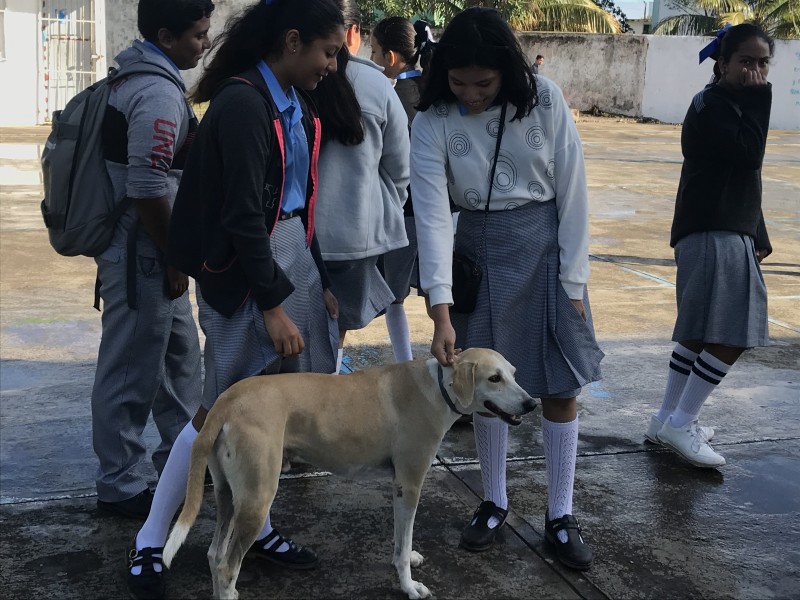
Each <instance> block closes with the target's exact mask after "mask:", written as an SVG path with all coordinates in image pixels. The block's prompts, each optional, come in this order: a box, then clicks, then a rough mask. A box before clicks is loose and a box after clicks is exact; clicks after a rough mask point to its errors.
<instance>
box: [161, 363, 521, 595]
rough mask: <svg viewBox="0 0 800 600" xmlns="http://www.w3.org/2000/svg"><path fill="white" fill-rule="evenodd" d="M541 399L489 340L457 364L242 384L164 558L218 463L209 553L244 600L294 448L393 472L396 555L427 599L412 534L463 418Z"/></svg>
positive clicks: (345, 467)
mask: <svg viewBox="0 0 800 600" xmlns="http://www.w3.org/2000/svg"><path fill="white" fill-rule="evenodd" d="M535 406H536V403H535V401H534V400H533V398H531V397H530V396H529V395H528V394H527V393H526V392H525V390H523V389H522V388H521V387H520V386H519V385H518V384H517V383H516V382H515V381H514V367H513V366H512V365H511V364H509V362H508V361H507V360H505V359H504V358H503V357H502V356H501V355H500V354H498V353H497V352H495V351H493V350H488V349H485V348H472V349H470V350H466V351H464V352H463V353H462V354H461V355H460V356H459V357H458V358H457V359H456V360H455V361H454V364H453V366H452V367H442V366H440V365H439V363H438V362H437V361H436V359H433V358H431V359H428V360H427V361H424V362H423V361H413V362H411V361H409V362H403V363H400V364H396V365H390V366H386V367H376V368H373V369H367V370H363V371H359V372H358V373H354V374H352V375H348V376H347V377H336V376H334V375H318V374H309V373H303V374H286V375H277V376H273V377H250V378H248V379H246V380H244V381H240V382H238V383H237V384H236V385H234V386H232V387H231V388H229V389H228V390H227V391H226V392H225V393H224V394H223V395H222V396H221V397H220V398H219V400H218V401H217V403H216V404H215V405H214V408H213V409H212V410H211V412H209V413H208V418H207V419H206V423H205V425H204V426H203V429H202V430H201V431H200V434H199V435H198V436H197V441H196V442H195V444H194V447H193V448H192V459H191V466H190V469H189V473H190V474H189V485H188V488H187V494H186V502H185V504H184V506H183V510H182V511H181V514H180V516H179V517H178V521H177V522H176V524H175V527H174V528H173V530H172V533H170V536H169V540H168V541H167V545H166V546H165V547H164V564H166V565H167V566H169V565H170V564H171V561H172V559H173V558H174V556H175V553H176V552H177V551H178V548H179V547H180V546H181V544H182V543H183V541H184V540H185V539H186V535H187V533H188V532H189V529H190V528H191V526H192V524H193V523H194V521H195V519H196V518H197V513H198V511H199V509H200V505H201V504H202V501H203V476H204V474H205V470H206V465H208V467H209V469H210V470H211V474H212V476H213V478H214V495H215V497H216V500H217V527H216V531H215V533H214V539H213V541H212V542H211V547H210V548H209V550H208V561H209V566H210V567H211V577H212V582H213V586H214V597H215V598H236V597H237V592H236V581H237V578H238V576H239V569H240V567H241V564H242V559H243V558H244V553H245V550H246V549H247V548H249V547H250V544H252V543H253V540H254V539H255V538H256V534H257V533H258V531H259V529H260V528H261V523H262V522H263V521H264V515H265V514H266V513H267V512H268V511H269V509H270V507H271V505H272V501H273V499H274V497H275V493H276V491H277V488H278V481H279V478H280V470H281V458H282V456H283V454H284V452H285V453H287V454H288V455H289V456H290V457H293V456H299V457H301V458H302V459H303V460H304V461H305V462H309V463H311V464H313V465H315V466H317V467H319V468H321V469H325V470H326V471H331V472H333V473H338V474H340V475H344V476H346V477H355V476H359V475H362V474H363V475H367V476H371V475H379V474H385V475H388V476H390V477H392V480H393V485H394V493H393V494H392V499H393V504H394V558H393V563H394V566H395V569H396V570H397V574H398V576H399V578H400V587H401V588H402V590H403V591H404V592H405V593H406V594H407V595H408V597H409V598H414V599H416V598H427V597H428V596H429V595H430V592H429V591H428V588H427V587H425V585H424V584H422V583H421V582H419V581H414V579H412V577H411V567H417V566H419V565H420V564H422V562H423V557H422V556H421V555H420V554H419V553H417V552H414V550H413V545H412V534H413V528H414V517H415V515H416V511H417V504H418V502H419V497H420V490H421V489H422V484H423V482H424V481H425V475H426V474H427V473H428V470H429V469H430V466H431V463H432V462H433V460H434V458H435V456H436V451H437V450H438V448H439V445H440V444H441V442H442V438H443V437H444V434H445V433H446V432H447V430H448V429H450V427H451V426H452V425H453V422H454V421H455V420H456V419H457V418H458V416H459V415H460V414H469V413H471V412H472V411H474V410H476V409H478V408H480V409H481V410H488V411H491V412H492V413H493V414H496V415H498V416H500V417H501V418H502V419H503V420H504V421H506V422H508V423H510V424H513V425H518V424H519V423H521V422H522V419H521V417H520V415H522V414H524V413H527V412H529V411H531V410H533V409H534V408H535ZM333 575H336V576H339V574H337V573H333Z"/></svg>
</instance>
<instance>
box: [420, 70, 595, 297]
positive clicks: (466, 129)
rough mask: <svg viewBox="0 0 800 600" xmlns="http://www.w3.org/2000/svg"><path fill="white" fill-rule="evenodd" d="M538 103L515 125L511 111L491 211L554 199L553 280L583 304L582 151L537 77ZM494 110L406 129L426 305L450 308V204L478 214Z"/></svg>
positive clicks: (570, 123) (546, 84)
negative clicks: (556, 271)
mask: <svg viewBox="0 0 800 600" xmlns="http://www.w3.org/2000/svg"><path fill="white" fill-rule="evenodd" d="M536 83H537V88H538V93H539V104H538V106H536V108H534V109H533V111H532V112H531V113H530V115H528V116H527V117H524V118H523V119H522V120H521V121H520V120H517V121H512V120H511V119H512V118H513V117H514V113H515V112H516V109H515V107H514V106H512V105H509V106H508V110H507V115H506V126H505V132H504V133H503V138H502V141H501V145H500V154H499V157H498V163H497V172H496V174H495V180H494V188H493V190H492V198H491V203H490V206H489V210H490V211H495V210H507V209H510V208H513V207H516V206H522V205H525V204H527V203H529V202H545V201H548V200H552V199H554V198H555V200H556V206H557V208H558V245H559V251H560V253H559V254H560V260H561V267H560V273H559V279H560V281H561V284H562V285H563V287H564V290H565V291H566V292H567V295H568V296H569V297H570V298H572V299H582V298H583V290H584V286H585V285H586V282H587V281H588V279H589V254H588V253H589V218H588V193H587V189H586V170H585V166H584V161H583V148H582V146H581V140H580V137H579V136H578V130H577V128H576V127H575V121H574V120H573V118H572V115H571V114H570V111H569V107H568V106H567V103H566V101H565V100H564V95H563V93H562V92H561V89H560V88H559V87H558V86H557V85H556V84H555V83H553V82H552V81H550V80H549V79H547V78H546V77H542V76H541V75H538V76H537V77H536ZM500 111H501V107H500V106H493V107H490V108H489V109H487V110H486V111H484V112H483V113H481V114H478V115H471V114H463V115H462V114H461V112H460V111H459V108H458V106H457V105H456V104H449V105H441V106H431V107H430V108H429V109H428V110H427V111H425V112H421V113H419V114H418V115H417V117H416V118H415V119H414V122H413V124H412V127H411V195H412V197H413V198H414V215H415V220H416V228H417V242H418V244H419V264H420V278H421V283H422V287H423V289H424V290H425V291H426V292H427V293H428V294H429V296H430V301H431V305H436V304H452V302H453V296H452V291H451V290H452V254H453V222H452V219H451V216H450V208H449V202H448V190H449V192H450V196H451V197H452V199H453V202H455V203H456V205H458V206H459V207H462V208H465V209H468V210H484V209H485V208H486V197H487V194H488V191H489V177H490V174H491V167H492V159H493V158H494V152H495V145H496V141H497V138H496V135H497V129H498V124H499V120H500Z"/></svg>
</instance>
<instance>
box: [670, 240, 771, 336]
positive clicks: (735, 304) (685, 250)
mask: <svg viewBox="0 0 800 600" xmlns="http://www.w3.org/2000/svg"><path fill="white" fill-rule="evenodd" d="M675 262H676V263H677V265H678V283H677V290H676V295H677V300H678V318H677V319H676V321H675V330H674V331H673V333H672V340H673V341H675V342H686V341H702V342H706V343H709V344H722V345H725V346H735V347H737V348H753V347H756V346H767V345H769V330H768V324H767V316H768V315H767V287H766V285H765V284H764V277H763V276H762V275H761V267H760V266H759V264H758V259H757V258H756V251H755V247H754V244H753V238H751V237H750V236H747V235H742V234H740V233H736V232H732V231H704V232H699V233H693V234H691V235H688V236H686V237H685V238H683V239H682V240H680V241H679V242H678V243H677V244H676V246H675Z"/></svg>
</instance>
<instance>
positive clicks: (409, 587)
mask: <svg viewBox="0 0 800 600" xmlns="http://www.w3.org/2000/svg"><path fill="white" fill-rule="evenodd" d="M426 471H427V466H426V468H425V470H423V471H422V478H418V477H401V474H400V473H398V472H396V473H395V480H394V559H393V561H392V562H393V563H394V567H395V569H397V575H398V577H400V588H401V589H402V590H403V591H404V592H405V593H406V594H408V597H409V598H411V599H412V600H416V599H417V598H427V597H428V596H430V592H429V591H428V588H427V587H425V585H423V584H422V583H420V582H419V581H414V579H412V577H411V567H412V566H414V567H417V566H419V565H421V564H422V561H423V557H422V555H421V554H419V553H417V552H414V551H413V549H412V547H411V545H412V537H413V533H414V517H415V516H416V514H417V504H418V503H419V494H420V490H421V487H422V480H424V478H425V472H426ZM416 479H419V481H418V482H417V481H415V480H416Z"/></svg>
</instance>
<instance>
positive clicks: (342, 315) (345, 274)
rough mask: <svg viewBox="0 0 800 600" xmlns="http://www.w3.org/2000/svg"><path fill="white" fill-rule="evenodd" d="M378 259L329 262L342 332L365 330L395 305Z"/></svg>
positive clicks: (327, 263) (329, 272) (327, 262)
mask: <svg viewBox="0 0 800 600" xmlns="http://www.w3.org/2000/svg"><path fill="white" fill-rule="evenodd" d="M378 258H379V257H378V256H370V257H368V258H362V259H359V260H335V261H326V262H325V267H326V268H327V269H328V277H330V280H331V292H332V293H333V295H334V296H336V300H338V302H339V329H340V330H342V331H353V330H354V329H363V328H364V327H366V326H367V325H369V324H370V323H372V321H373V320H374V319H375V317H377V316H378V315H379V314H381V312H383V311H384V310H385V309H386V307H387V306H389V305H390V304H391V303H392V302H394V294H393V293H392V290H390V289H389V286H388V285H387V284H386V281H384V279H383V277H382V276H381V273H380V271H379V270H378Z"/></svg>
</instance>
